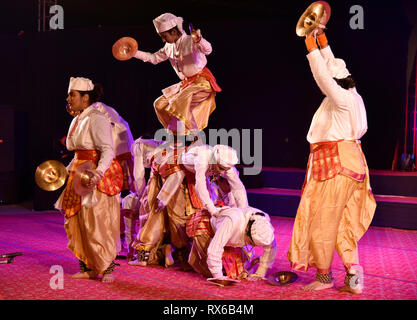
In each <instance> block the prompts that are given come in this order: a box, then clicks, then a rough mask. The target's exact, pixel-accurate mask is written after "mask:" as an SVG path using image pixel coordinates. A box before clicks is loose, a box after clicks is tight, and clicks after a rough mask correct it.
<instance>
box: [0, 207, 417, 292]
mask: <svg viewBox="0 0 417 320" xmlns="http://www.w3.org/2000/svg"><path fill="white" fill-rule="evenodd" d="M63 221H64V218H63V216H62V215H61V214H59V213H57V212H54V211H52V212H35V211H32V212H31V211H28V210H21V209H19V208H16V207H13V206H9V207H1V211H0V254H5V253H11V252H22V253H23V255H22V256H19V257H16V258H15V260H14V262H13V263H10V264H0V299H4V300H416V299H417V270H416V267H415V266H416V262H417V231H410V230H399V229H390V228H375V227H371V228H370V229H369V230H368V232H367V233H366V234H365V236H364V237H363V238H362V239H361V240H360V243H359V254H360V259H361V264H362V266H363V268H364V272H365V278H364V293H363V294H362V295H358V296H356V295H350V294H348V293H341V292H338V291H337V290H336V289H335V288H332V289H328V290H324V291H320V292H313V293H309V292H305V291H303V290H302V286H303V285H305V284H307V283H308V282H310V281H312V279H313V278H314V270H309V271H308V272H307V273H302V272H298V275H299V278H298V280H297V281H296V282H294V283H293V284H291V285H289V286H287V287H280V286H272V285H269V284H268V283H266V282H264V281H261V282H248V281H244V282H240V283H238V284H235V285H233V286H230V287H223V288H221V287H217V286H214V285H212V284H209V283H208V282H207V281H206V280H205V279H204V278H203V277H201V276H200V275H198V274H196V273H193V272H182V271H177V270H173V269H165V268H163V267H159V266H153V267H148V268H141V267H135V266H129V265H127V262H126V260H117V262H118V263H120V266H119V267H116V271H115V278H116V280H115V282H113V283H107V284H105V283H101V282H100V281H97V280H74V279H71V278H70V277H69V276H70V275H71V274H74V273H76V272H78V261H77V260H76V259H75V257H74V256H73V255H72V253H71V252H70V251H69V250H68V249H67V248H66V243H67V239H66V235H65V231H64V227H63ZM272 221H273V224H274V227H275V232H276V237H277V243H278V255H277V258H276V260H275V263H274V266H273V269H272V270H271V271H270V273H272V272H276V271H283V270H289V263H288V260H287V259H286V254H287V250H288V246H289V242H290V238H291V232H292V226H293V222H294V219H293V218H284V217H272ZM52 266H61V267H62V269H63V271H64V278H63V283H62V288H57V289H53V288H51V285H50V284H51V283H53V284H54V283H55V284H57V282H54V281H53V279H54V278H53V277H54V275H56V273H54V272H52V273H51V270H52V271H53V269H51V267H52ZM333 275H334V277H335V282H336V286H337V287H340V286H342V285H343V279H344V269H343V266H342V264H341V262H340V260H339V258H338V257H337V256H335V260H334V262H333Z"/></svg>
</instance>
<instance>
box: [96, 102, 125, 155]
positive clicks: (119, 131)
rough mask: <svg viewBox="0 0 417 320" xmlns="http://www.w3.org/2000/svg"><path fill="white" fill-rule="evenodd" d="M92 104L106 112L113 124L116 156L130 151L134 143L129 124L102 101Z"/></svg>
mask: <svg viewBox="0 0 417 320" xmlns="http://www.w3.org/2000/svg"><path fill="white" fill-rule="evenodd" d="M92 106H93V107H94V108H96V109H97V110H99V111H100V112H102V113H104V114H105V115H106V117H107V118H108V119H109V121H110V123H111V125H112V131H113V146H114V152H115V154H116V156H118V155H120V154H124V153H130V149H131V147H132V144H133V136H132V133H131V132H130V128H129V124H128V123H127V122H126V121H125V120H124V119H123V118H122V117H121V116H120V115H119V113H118V112H117V111H116V110H115V109H114V108H112V107H110V106H107V105H105V104H104V103H102V102H96V103H93V104H92Z"/></svg>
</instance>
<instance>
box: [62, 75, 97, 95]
mask: <svg viewBox="0 0 417 320" xmlns="http://www.w3.org/2000/svg"><path fill="white" fill-rule="evenodd" d="M93 89H94V84H93V82H92V81H91V80H90V79H87V78H74V77H71V78H70V82H69V86H68V92H70V91H71V90H78V91H91V90H93Z"/></svg>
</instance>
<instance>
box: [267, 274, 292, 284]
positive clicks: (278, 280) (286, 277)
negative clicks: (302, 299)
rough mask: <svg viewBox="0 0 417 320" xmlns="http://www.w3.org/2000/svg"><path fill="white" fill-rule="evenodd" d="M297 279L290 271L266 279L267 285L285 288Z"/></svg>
mask: <svg viewBox="0 0 417 320" xmlns="http://www.w3.org/2000/svg"><path fill="white" fill-rule="evenodd" d="M297 279H298V276H297V274H296V273H294V272H291V271H279V272H275V273H273V274H271V275H270V276H269V277H268V283H269V284H272V285H273V286H286V285H289V284H291V283H293V282H294V281H296V280H297Z"/></svg>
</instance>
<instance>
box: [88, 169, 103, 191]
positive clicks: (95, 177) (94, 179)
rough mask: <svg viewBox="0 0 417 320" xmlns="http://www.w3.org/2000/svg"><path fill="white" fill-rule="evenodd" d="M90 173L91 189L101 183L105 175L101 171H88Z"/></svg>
mask: <svg viewBox="0 0 417 320" xmlns="http://www.w3.org/2000/svg"><path fill="white" fill-rule="evenodd" d="M87 171H88V172H89V173H91V175H92V176H91V178H90V179H89V180H88V182H87V187H91V186H93V185H95V184H97V183H99V182H100V180H101V179H102V178H103V176H104V174H103V172H101V171H100V170H94V169H93V170H87Z"/></svg>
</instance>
